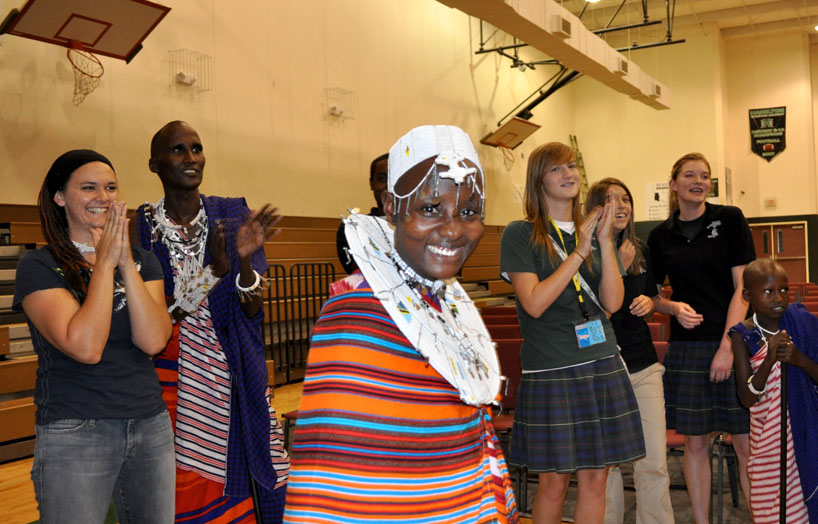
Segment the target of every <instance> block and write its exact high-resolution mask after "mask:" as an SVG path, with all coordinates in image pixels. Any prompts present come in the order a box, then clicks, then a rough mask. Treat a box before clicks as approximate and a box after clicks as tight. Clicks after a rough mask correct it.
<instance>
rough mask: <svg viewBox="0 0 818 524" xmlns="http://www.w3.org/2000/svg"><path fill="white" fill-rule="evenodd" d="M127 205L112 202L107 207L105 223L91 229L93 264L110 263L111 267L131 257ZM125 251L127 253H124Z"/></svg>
mask: <svg viewBox="0 0 818 524" xmlns="http://www.w3.org/2000/svg"><path fill="white" fill-rule="evenodd" d="M126 212H127V207H126V206H125V203H124V202H112V203H111V205H110V207H109V208H108V215H107V218H106V220H105V225H104V226H102V227H95V228H92V229H91V236H92V237H93V239H94V249H95V255H96V258H95V262H94V265H95V266H102V265H105V264H110V266H111V267H116V266H118V265H121V264H122V263H123V261H127V260H128V259H132V258H131V257H132V255H131V249H130V244H129V242H128V241H127V239H128V228H127V224H128V219H127V217H126V216H125V213H126ZM125 251H127V253H124V252H125Z"/></svg>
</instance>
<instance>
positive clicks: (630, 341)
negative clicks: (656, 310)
mask: <svg viewBox="0 0 818 524" xmlns="http://www.w3.org/2000/svg"><path fill="white" fill-rule="evenodd" d="M637 242H639V249H640V250H641V251H642V254H643V255H644V256H645V262H644V268H643V271H642V272H641V273H639V274H638V275H631V274H627V275H625V276H623V277H622V283H623V284H624V286H625V299H624V300H623V301H622V307H621V308H620V309H619V311H617V312H616V313H614V314H613V315H611V324H612V325H613V328H614V333H616V343H617V344H618V345H619V350H620V354H621V355H622V358H623V359H624V360H625V365H626V366H627V367H628V372H629V373H636V372H637V371H642V370H643V369H645V368H646V367H648V366H650V365H653V364H655V363H656V362H658V361H659V359H658V358H657V357H656V349H655V348H654V347H653V341H652V340H651V336H650V328H649V327H648V325H647V323H645V320H644V319H643V318H641V317H637V316H636V315H634V314H632V313H631V311H630V305H631V302H633V299H635V298H636V297H638V296H639V295H645V296H647V297H653V296H655V295H656V279H655V278H654V277H653V264H652V262H651V260H650V249H649V248H648V247H647V246H646V245H645V244H643V243H642V242H641V241H639V239H637ZM618 247H619V246H617V248H618Z"/></svg>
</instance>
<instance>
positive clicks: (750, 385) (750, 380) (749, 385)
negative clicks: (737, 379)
mask: <svg viewBox="0 0 818 524" xmlns="http://www.w3.org/2000/svg"><path fill="white" fill-rule="evenodd" d="M753 378H755V375H750V377H749V378H748V379H747V389H749V390H750V393H753V394H755V395H761V394H762V393H764V392H765V391H767V384H766V383H765V384H764V389H762V390H761V391H759V390H757V389H756V388H755V386H753Z"/></svg>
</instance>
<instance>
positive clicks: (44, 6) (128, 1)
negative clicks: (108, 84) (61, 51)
mask: <svg viewBox="0 0 818 524" xmlns="http://www.w3.org/2000/svg"><path fill="white" fill-rule="evenodd" d="M168 11H170V8H169V7H166V6H163V5H159V4H155V3H153V2H149V1H147V0H28V1H27V2H26V4H25V6H23V8H22V9H21V10H20V11H19V12H18V11H17V10H16V9H15V10H13V11H12V12H11V13H9V15H8V16H7V17H6V19H5V20H4V21H3V23H2V25H0V34H2V33H8V34H10V35H16V36H22V37H25V38H32V39H34V40H40V41H42V42H48V43H50V44H55V45H59V46H64V47H79V48H81V49H84V50H86V51H89V52H92V53H96V54H100V55H104V56H110V57H113V58H119V59H121V60H125V61H126V62H130V61H131V59H132V58H133V57H134V55H136V53H138V52H139V50H140V49H142V41H143V40H145V38H146V37H147V36H148V34H150V32H151V31H153V28H154V27H156V26H157V24H159V22H160V21H161V20H162V19H163V18H164V17H165V15H167V14H168Z"/></svg>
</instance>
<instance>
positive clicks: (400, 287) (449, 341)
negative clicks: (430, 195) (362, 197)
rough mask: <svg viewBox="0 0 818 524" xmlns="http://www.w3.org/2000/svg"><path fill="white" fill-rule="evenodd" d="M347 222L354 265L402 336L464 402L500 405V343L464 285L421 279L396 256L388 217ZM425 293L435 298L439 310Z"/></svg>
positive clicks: (353, 216) (356, 216)
mask: <svg viewBox="0 0 818 524" xmlns="http://www.w3.org/2000/svg"><path fill="white" fill-rule="evenodd" d="M344 222H345V224H346V226H345V232H346V236H347V240H348V242H349V249H350V252H351V253H352V254H353V256H354V257H355V262H356V263H357V264H358V267H359V268H360V269H361V272H362V273H363V274H364V277H365V278H366V280H367V282H368V283H369V285H370V287H371V288H372V291H373V294H374V296H375V298H377V299H378V300H380V302H381V304H382V305H383V307H384V309H386V311H387V312H388V313H389V316H390V317H392V320H394V321H395V323H396V324H397V326H398V328H399V329H400V330H401V333H403V335H404V336H405V337H406V338H407V339H408V340H409V342H410V343H411V344H412V346H414V347H415V349H417V351H418V352H419V353H420V354H421V355H423V356H424V357H425V358H426V359H427V360H428V361H429V364H430V365H431V366H432V367H433V368H434V369H435V370H436V371H437V372H438V373H440V375H441V376H442V377H443V378H444V379H446V380H447V381H448V382H449V383H450V384H451V385H452V386H454V387H455V388H457V390H458V392H459V394H460V398H461V400H463V402H465V403H466V404H469V405H472V406H482V405H486V404H491V403H493V402H495V400H496V396H497V393H498V391H499V390H500V382H501V380H502V377H501V375H500V365H499V363H498V361H497V352H496V349H495V345H494V343H493V342H492V340H491V337H490V336H489V333H488V331H487V330H486V326H485V325H484V324H483V321H482V319H481V317H480V313H479V312H478V311H477V308H476V307H475V305H474V303H473V302H472V301H471V300H470V299H469V298H468V296H467V295H466V293H465V291H464V290H463V288H462V286H461V285H460V283H459V282H457V280H455V279H447V280H438V281H431V280H429V279H424V278H423V277H420V275H417V273H416V272H415V271H414V270H412V269H411V268H409V267H408V266H407V265H406V263H405V262H404V261H403V260H402V259H401V258H400V256H398V255H397V253H396V252H395V250H394V233H393V231H392V229H391V227H390V226H389V224H388V223H387V222H386V221H385V220H384V219H382V218H379V217H371V216H367V215H359V214H356V213H353V214H351V215H350V216H349V217H347V218H346V219H344ZM426 293H429V294H431V295H432V296H433V297H436V299H437V301H438V302H439V304H440V310H439V311H438V310H437V309H436V308H435V307H434V306H432V305H431V304H429V302H428V301H427V300H426V299H425V297H424V295H425V294H426ZM433 300H434V299H433Z"/></svg>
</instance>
